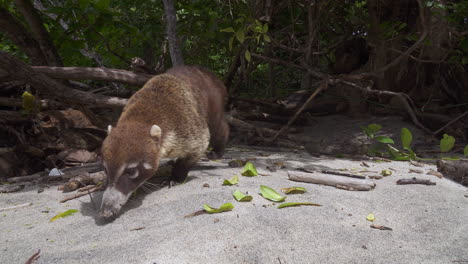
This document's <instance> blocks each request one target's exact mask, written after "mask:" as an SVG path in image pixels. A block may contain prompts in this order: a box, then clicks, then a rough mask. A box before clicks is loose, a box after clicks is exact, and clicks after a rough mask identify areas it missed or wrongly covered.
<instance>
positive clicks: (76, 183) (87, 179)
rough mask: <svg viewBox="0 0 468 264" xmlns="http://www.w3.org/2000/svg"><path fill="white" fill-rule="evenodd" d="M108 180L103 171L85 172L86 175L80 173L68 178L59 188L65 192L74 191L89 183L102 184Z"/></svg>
mask: <svg viewBox="0 0 468 264" xmlns="http://www.w3.org/2000/svg"><path fill="white" fill-rule="evenodd" d="M105 180H106V174H105V173H104V172H103V171H101V172H96V173H85V174H84V175H78V176H76V177H74V178H71V179H70V180H68V182H67V183H65V184H64V185H61V186H59V188H58V190H61V191H63V192H72V191H75V190H78V189H79V188H83V187H86V186H87V185H102V183H103V182H104V181H105Z"/></svg>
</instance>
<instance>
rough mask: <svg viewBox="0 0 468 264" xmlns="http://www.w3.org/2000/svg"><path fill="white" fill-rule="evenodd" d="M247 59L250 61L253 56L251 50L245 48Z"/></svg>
mask: <svg viewBox="0 0 468 264" xmlns="http://www.w3.org/2000/svg"><path fill="white" fill-rule="evenodd" d="M245 59H246V60H247V61H248V62H250V60H251V59H252V57H250V51H249V50H245Z"/></svg>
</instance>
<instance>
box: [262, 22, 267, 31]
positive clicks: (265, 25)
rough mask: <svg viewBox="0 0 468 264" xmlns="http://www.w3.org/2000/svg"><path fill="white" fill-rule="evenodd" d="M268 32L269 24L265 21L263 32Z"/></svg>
mask: <svg viewBox="0 0 468 264" xmlns="http://www.w3.org/2000/svg"><path fill="white" fill-rule="evenodd" d="M267 32H268V24H267V23H265V24H263V30H262V33H267Z"/></svg>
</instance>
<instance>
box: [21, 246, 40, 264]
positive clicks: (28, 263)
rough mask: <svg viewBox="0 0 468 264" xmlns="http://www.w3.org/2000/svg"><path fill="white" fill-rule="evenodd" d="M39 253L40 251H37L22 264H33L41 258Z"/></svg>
mask: <svg viewBox="0 0 468 264" xmlns="http://www.w3.org/2000/svg"><path fill="white" fill-rule="evenodd" d="M40 253H41V250H40V249H39V250H37V252H36V253H34V254H33V255H32V256H31V257H30V258H29V259H28V260H27V261H26V262H25V263H24V264H35V263H36V262H37V260H38V259H39V258H40V257H41V256H40V255H39V254H40Z"/></svg>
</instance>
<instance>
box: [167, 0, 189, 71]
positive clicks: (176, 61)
mask: <svg viewBox="0 0 468 264" xmlns="http://www.w3.org/2000/svg"><path fill="white" fill-rule="evenodd" d="M163 4H164V14H165V15H166V33H167V38H168V40H169V53H170V54H171V60H172V65H173V66H179V65H183V64H184V58H183V56H182V50H181V48H180V45H179V41H178V38H177V31H176V29H177V27H176V24H177V18H176V11H175V8H174V1H173V0H163Z"/></svg>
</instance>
